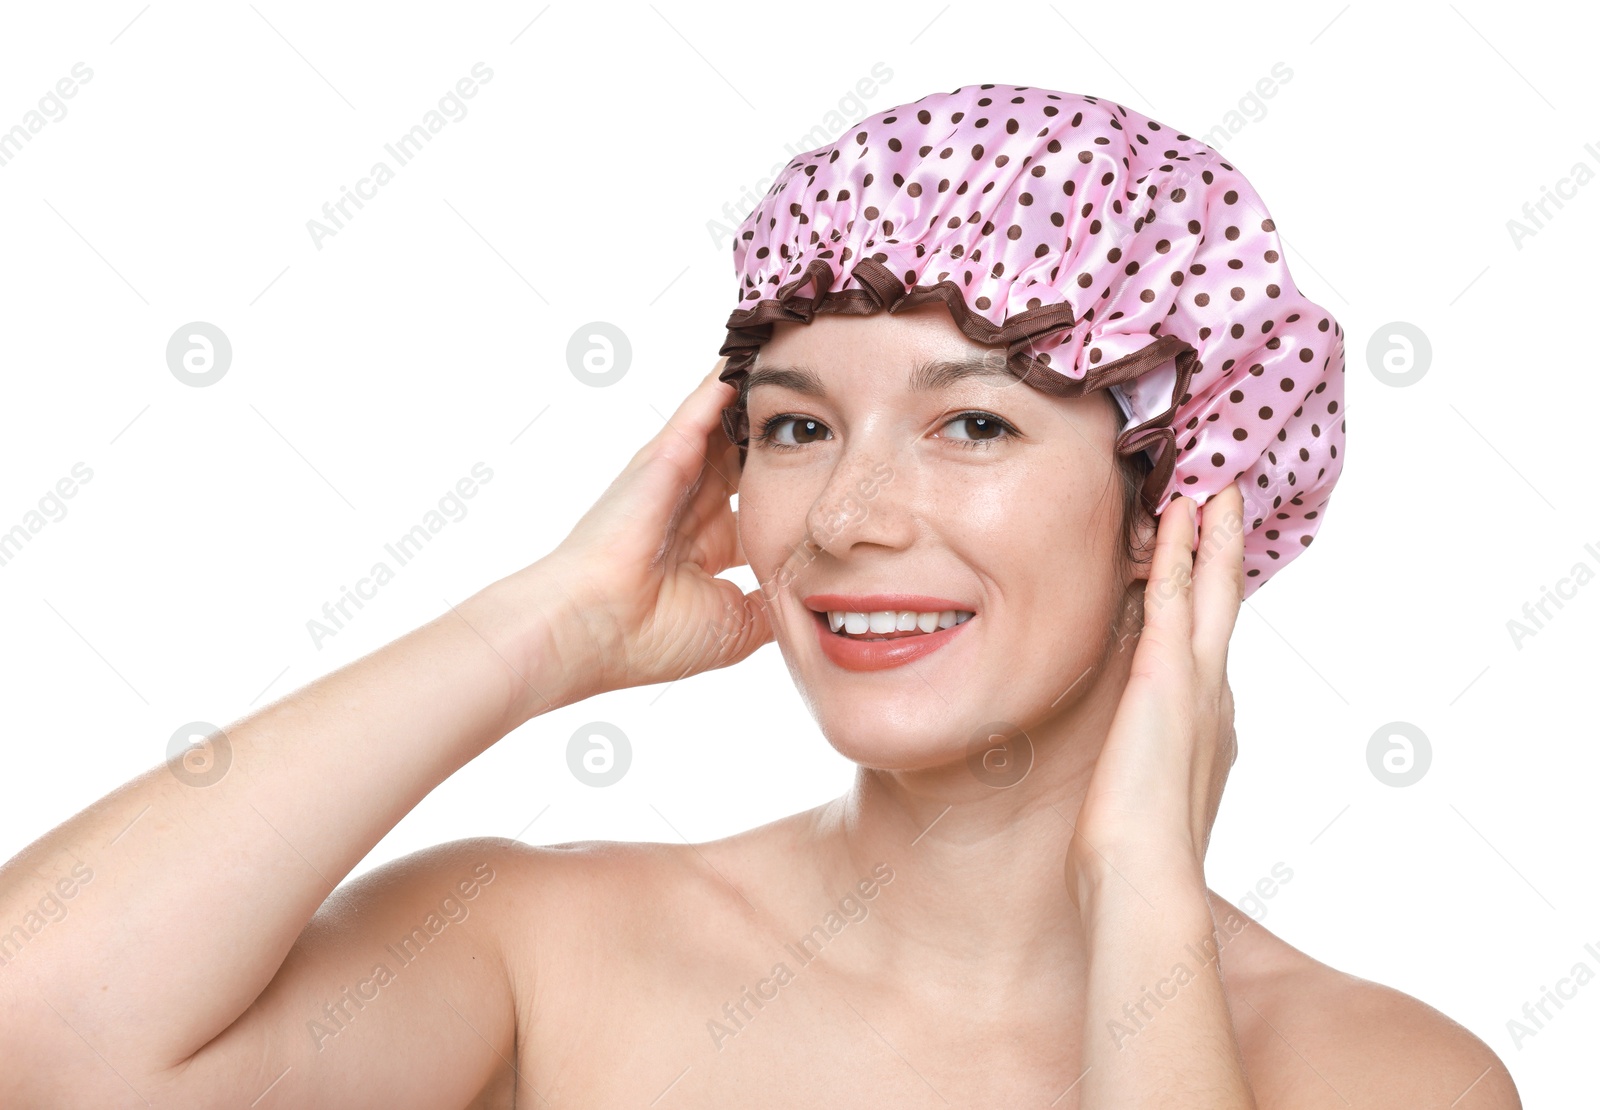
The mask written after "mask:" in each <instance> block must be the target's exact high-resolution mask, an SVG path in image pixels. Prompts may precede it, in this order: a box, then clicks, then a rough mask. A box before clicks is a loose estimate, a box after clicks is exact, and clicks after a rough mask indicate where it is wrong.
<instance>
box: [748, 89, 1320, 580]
mask: <svg viewBox="0 0 1600 1110" xmlns="http://www.w3.org/2000/svg"><path fill="white" fill-rule="evenodd" d="M734 265H735V269H736V271H737V274H738V278H739V294H740V307H739V308H738V309H736V310H735V311H734V312H733V313H732V314H731V315H730V316H729V318H728V334H727V339H726V341H725V342H724V344H723V346H722V349H721V352H720V353H722V354H724V355H727V356H729V357H728V361H727V364H726V366H725V367H724V370H723V373H722V377H723V379H724V380H728V381H735V382H737V381H738V380H739V379H740V378H742V377H743V376H744V375H745V374H747V373H748V372H749V371H750V369H751V368H752V366H753V365H754V363H755V358H756V353H757V352H758V351H759V350H761V348H762V347H763V345H764V344H767V343H768V342H769V341H770V340H771V339H772V338H773V332H774V328H776V327H778V326H780V325H783V324H802V325H803V324H810V323H811V322H812V321H814V320H816V319H820V318H821V317H822V316H824V315H830V314H841V315H846V316H858V315H870V314H874V313H881V312H887V313H888V314H890V315H891V316H892V315H894V314H896V313H899V312H902V311H904V310H907V309H911V308H919V307H922V306H926V305H939V306H942V307H943V309H944V310H946V311H947V313H948V316H949V319H950V322H951V323H952V324H953V325H954V328H955V329H956V331H957V332H958V333H959V334H960V335H961V336H963V337H965V338H966V339H967V340H969V341H971V343H972V344H974V345H976V346H978V347H983V348H992V349H994V353H995V354H996V356H997V358H998V359H999V361H1000V362H1001V363H1002V364H1003V365H1004V367H1005V369H1006V370H1007V371H1009V372H1010V374H1011V375H1012V376H1013V377H1014V378H1015V379H1016V380H1018V381H1020V382H1023V383H1025V384H1026V385H1027V386H1030V387H1032V388H1033V389H1035V390H1038V391H1041V392H1043V393H1045V394H1046V395H1048V396H1051V397H1056V398H1085V397H1091V396H1092V395H1093V394H1095V393H1103V392H1114V393H1115V394H1116V397H1117V400H1118V401H1119V402H1120V406H1121V408H1122V409H1124V410H1125V411H1126V412H1127V413H1128V423H1127V427H1125V428H1123V429H1122V430H1121V431H1120V432H1119V433H1118V434H1117V436H1116V439H1115V444H1114V449H1113V457H1123V456H1126V457H1128V461H1127V467H1128V469H1129V470H1136V469H1138V468H1140V467H1142V466H1143V463H1142V461H1141V460H1140V459H1139V458H1138V457H1137V456H1140V455H1143V454H1145V453H1146V452H1148V453H1149V454H1150V456H1151V458H1152V460H1153V465H1151V466H1150V467H1149V468H1148V470H1147V472H1146V473H1147V477H1146V479H1145V481H1144V484H1143V486H1142V488H1141V491H1140V492H1141V496H1142V500H1143V503H1144V505H1145V507H1146V508H1147V509H1148V510H1149V511H1150V512H1151V513H1152V514H1155V513H1159V512H1160V511H1161V510H1162V509H1163V508H1164V507H1165V506H1166V505H1167V504H1169V503H1170V501H1171V499H1172V498H1174V497H1176V496H1177V495H1178V494H1179V493H1183V494H1186V495H1188V496H1189V497H1191V498H1193V499H1195V500H1197V501H1200V502H1202V503H1203V502H1204V501H1206V500H1207V499H1208V498H1209V497H1210V496H1211V495H1212V494H1213V493H1216V492H1218V491H1219V490H1221V489H1223V488H1225V487H1226V486H1227V485H1229V484H1236V485H1238V486H1239V487H1240V488H1241V489H1242V490H1243V492H1244V494H1245V513H1246V517H1245V519H1246V535H1245V575H1246V580H1245V593H1246V596H1248V595H1249V594H1250V593H1252V592H1253V591H1254V590H1255V589H1256V588H1258V587H1259V586H1260V585H1261V584H1262V583H1263V582H1265V581H1266V579H1267V578H1268V577H1270V576H1271V575H1272V574H1274V573H1275V572H1276V571H1277V570H1278V569H1280V568H1281V567H1282V566H1284V565H1285V564H1287V563H1288V562H1290V561H1292V560H1293V559H1295V558H1297V557H1298V556H1299V554H1300V553H1301V552H1302V551H1303V550H1304V548H1305V547H1307V546H1308V545H1309V544H1310V542H1311V540H1312V538H1313V536H1314V535H1315V533H1316V531H1317V530H1318V528H1319V527H1320V525H1321V523H1322V515H1323V509H1324V507H1325V505H1326V502H1327V500H1328V496H1329V494H1330V492H1331V489H1332V486H1333V484H1334V482H1335V480H1336V479H1337V477H1338V474H1339V472H1340V469H1341V467H1342V465H1343V459H1342V446H1343V437H1344V413H1343V410H1342V401H1343V395H1342V385H1343V372H1344V346H1343V333H1342V331H1341V330H1340V328H1339V326H1338V324H1337V322H1336V321H1334V320H1333V319H1332V317H1331V316H1330V315H1328V314H1327V313H1326V312H1324V311H1323V310H1322V309H1321V308H1320V307H1319V306H1317V305H1316V304H1314V303H1312V302H1311V301H1309V300H1308V299H1306V298H1305V297H1304V296H1303V295H1302V294H1301V293H1300V292H1299V290H1298V289H1297V288H1296V287H1295V285H1294V283H1293V281H1292V280H1291V279H1290V276H1289V272H1288V269H1287V266H1286V264H1285V262H1284V260H1283V255H1282V250H1281V243H1280V241H1279V239H1278V235H1277V230H1276V225H1275V224H1274V222H1273V220H1272V219H1271V217H1270V216H1269V215H1268V214H1267V212H1266V209H1265V206H1264V204H1263V203H1262V202H1261V198H1260V197H1259V196H1258V195H1257V194H1256V193H1255V191H1254V190H1253V189H1252V188H1251V186H1250V184H1249V182H1247V181H1246V180H1245V179H1244V177H1243V175H1241V174H1240V173H1239V172H1238V170H1236V169H1235V168H1234V167H1233V166H1232V165H1230V164H1229V163H1228V162H1226V161H1225V160H1224V159H1223V158H1222V156H1221V155H1219V154H1218V153H1217V152H1216V151H1215V150H1213V149H1212V148H1211V147H1209V146H1207V145H1206V144H1204V143H1203V142H1200V141H1199V140H1197V139H1194V138H1191V137H1190V136H1188V135H1185V134H1183V133H1181V132H1178V131H1176V130H1174V129H1172V128H1170V127H1167V126H1165V125H1163V124H1160V123H1158V122H1156V121H1155V120H1152V119H1149V118H1148V117H1145V116H1142V115H1140V114H1139V113H1136V112H1132V111H1130V110H1129V109H1127V108H1124V107H1123V106H1122V105H1120V104H1116V103H1114V102H1110V101H1105V100H1102V99H1100V98H1097V97H1092V96H1082V95H1077V94H1072V93H1060V92H1052V91H1050V90H1046V89H1033V88H1027V87H1021V86H997V85H967V86H963V87H961V88H958V89H955V90H953V91H951V92H949V93H937V94H930V95H928V96H925V97H922V98H921V99H919V100H917V101H915V102H913V103H911V104H906V105H902V106H899V107H896V108H891V109H888V110H887V111H885V112H881V113H878V114H877V115H874V116H871V117H869V118H867V119H865V120H863V121H862V122H861V123H859V124H857V125H855V126H853V127H851V128H850V129H849V130H848V131H847V132H846V133H845V134H844V135H841V136H840V138H839V139H838V140H837V141H835V142H833V143H831V144H829V145H827V146H824V147H821V148H819V149H818V150H815V151H809V152H806V153H804V154H801V155H799V156H797V157H796V158H795V159H794V160H793V161H791V162H790V163H789V165H788V166H787V167H786V168H785V169H784V171H783V173H781V174H780V175H779V177H778V179H777V181H775V182H774V184H773V186H772V188H771V189H770V190H769V192H768V194H767V196H766V197H765V198H764V199H763V201H762V203H761V204H760V205H758V207H757V208H756V210H755V211H754V212H752V213H751V214H750V215H749V216H748V217H747V218H746V219H745V221H744V222H743V224H742V225H741V227H740V231H739V234H738V236H737V237H736V238H735V240H734ZM724 428H725V430H726V431H727V433H728V435H729V438H730V439H732V440H733V441H734V442H736V443H743V440H744V436H745V435H746V434H747V432H748V429H747V427H746V426H745V423H744V417H743V414H742V412H741V410H740V409H739V408H738V407H737V406H730V407H729V409H728V411H727V412H726V413H725V417H724Z"/></svg>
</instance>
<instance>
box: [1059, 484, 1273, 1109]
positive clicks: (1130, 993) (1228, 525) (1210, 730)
mask: <svg viewBox="0 0 1600 1110" xmlns="http://www.w3.org/2000/svg"><path fill="white" fill-rule="evenodd" d="M1242 502H1243V496H1242V494H1241V493H1240V491H1239V488H1238V487H1237V486H1236V485H1233V486H1229V487H1228V488H1227V489H1225V490H1223V491H1222V492H1221V493H1219V494H1217V495H1216V496H1215V497H1214V498H1213V499H1212V500H1211V502H1210V503H1208V504H1207V505H1206V509H1205V514H1204V523H1203V526H1202V527H1201V529H1200V535H1199V537H1198V539H1199V548H1200V552H1199V557H1198V559H1197V558H1196V557H1195V556H1194V554H1193V551H1194V547H1195V540H1196V534H1195V530H1196V523H1197V514H1196V506H1195V503H1194V502H1193V501H1192V500H1190V499H1189V498H1182V499H1180V500H1179V501H1174V502H1173V503H1171V504H1170V505H1168V506H1167V508H1166V510H1165V511H1164V512H1163V513H1162V516H1161V519H1160V522H1159V527H1158V531H1157V535H1156V551H1155V558H1154V560H1153V564H1152V566H1151V569H1150V577H1149V581H1148V582H1147V584H1146V587H1145V604H1144V609H1145V624H1144V627H1143V629H1142V630H1141V632H1140V636H1139V644H1138V646H1137V648H1136V650H1135V653H1134V658H1133V666H1132V668H1131V671H1130V675H1129V678H1128V684H1127V687H1126V688H1125V690H1124V692H1123V697H1122V701H1121V702H1120V703H1119V704H1118V707H1117V712H1116V715H1115V717H1114V718H1113V720H1112V724H1111V729H1110V732H1109V733H1108V734H1107V737H1106V742H1105V746H1104V747H1103V748H1102V750H1101V753H1100V756H1099V758H1098V760H1097V761H1096V763H1095V769H1094V773H1093V775H1092V776H1091V778H1090V783H1089V789H1088V792H1087V794H1086V795H1085V797H1084V802H1083V805H1082V807H1081V808H1080V809H1079V811H1078V824H1077V827H1076V829H1075V831H1074V836H1073V841H1072V844H1071V846H1070V848H1069V851H1068V861H1067V880H1068V885H1069V890H1070V891H1071V893H1072V894H1073V896H1074V898H1075V900H1076V902H1077V905H1078V909H1079V914H1080V917H1081V919H1082V923H1083V929H1084V936H1085V940H1086V942H1087V944H1088V948H1089V982H1088V993H1087V998H1086V1007H1087V1008H1086V1012H1085V1015H1084V1031H1083V1045H1084V1051H1083V1064H1084V1067H1085V1069H1086V1070H1085V1072H1084V1073H1083V1091H1082V1103H1081V1105H1082V1106H1083V1107H1084V1110H1109V1108H1110V1107H1117V1108H1118V1110H1145V1108H1149V1110H1155V1108H1157V1107H1167V1106H1175V1105H1182V1106H1185V1107H1193V1108H1195V1110H1254V1108H1255V1106H1256V1101H1255V1096H1254V1095H1253V1094H1252V1092H1251V1089H1250V1084H1249V1082H1248V1080H1247V1079H1246V1077H1245V1072H1244V1058H1243V1055H1242V1053H1241V1052H1240V1050H1239V1044H1238V1039H1237V1037H1236V1036H1235V1033H1234V1029H1233V1019H1232V1016H1231V1014H1230V1013H1229V1010H1228V1003H1227V997H1226V995H1225V994H1224V992H1223V985H1222V975H1221V969H1220V961H1219V959H1218V954H1219V947H1220V945H1222V944H1225V943H1226V941H1227V939H1228V934H1227V933H1226V932H1221V933H1220V934H1219V933H1217V932H1216V931H1215V925H1214V923H1213V919H1212V915H1211V907H1210V903H1209V901H1208V898H1207V893H1206V886H1205V875H1204V867H1203V862H1204V859H1205V849H1206V843H1207V841H1208V840H1209V838H1210V834H1211V827H1212V824H1213V822H1214V821H1215V820H1216V815H1217V807H1218V805H1219V803H1220V802H1221V798H1222V787H1223V783H1224V781H1225V780H1226V778H1227V774H1228V770H1229V768H1230V767H1231V766H1232V763H1233V757H1234V753H1235V751H1236V747H1235V741H1234V736H1233V699H1232V695H1231V693H1230V692H1229V690H1228V685H1227V677H1226V663H1227V645H1228V639H1229V637H1230V635H1231V634H1232V631H1233V624H1234V619H1235V617H1236V616H1237V614H1238V611H1239V604H1240V600H1241V599H1242V597H1243V591H1244V568H1243V550H1244V539H1243V537H1244V528H1243V526H1242V525H1243V515H1242V514H1243V504H1242Z"/></svg>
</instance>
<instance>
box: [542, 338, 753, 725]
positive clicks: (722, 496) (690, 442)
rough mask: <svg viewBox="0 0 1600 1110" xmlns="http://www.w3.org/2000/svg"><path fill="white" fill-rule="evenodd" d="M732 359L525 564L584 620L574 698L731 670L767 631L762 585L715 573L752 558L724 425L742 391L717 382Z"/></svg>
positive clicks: (716, 368) (734, 456)
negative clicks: (556, 541)
mask: <svg viewBox="0 0 1600 1110" xmlns="http://www.w3.org/2000/svg"><path fill="white" fill-rule="evenodd" d="M726 362H727V360H726V359H719V360H718V362H717V364H716V365H715V366H714V367H712V369H711V372H710V373H709V374H707V375H706V376H705V378H704V379H702V380H701V382H700V384H699V385H698V386H697V387H695V389H694V391H693V392H692V393H690V394H689V396H688V397H687V398H686V399H685V400H684V402H683V403H682V404H681V405H679V406H678V409H677V411H676V412H675V413H673V415H672V417H671V419H669V420H668V421H667V423H666V425H665V426H664V427H663V428H662V429H661V431H660V432H658V433H657V434H656V435H655V437H654V438H653V439H651V440H650V441H649V442H648V443H646V444H645V445H644V446H643V447H641V448H640V449H639V450H638V452H637V453H635V454H634V456H633V458H632V460H630V461H629V463H628V465H627V466H626V467H625V468H623V471H622V473H621V474H619V475H618V476H617V478H616V480H615V481H613V482H612V483H611V485H610V486H609V487H608V488H607V489H606V491H605V493H603V494H602V495H601V496H600V498H599V500H597V501H596V502H595V504H594V506H593V507H592V508H591V509H590V510H589V511H588V512H587V513H585V514H584V515H583V517H582V518H581V519H580V520H579V521H578V523H577V525H576V526H575V527H574V528H573V529H572V532H571V533H570V534H569V535H568V536H567V538H566V539H565V540H563V541H562V542H561V544H560V545H559V546H557V547H556V549H555V550H554V551H552V552H551V553H550V554H549V555H546V556H545V557H544V558H543V559H540V560H539V561H538V562H537V563H535V564H534V565H533V566H532V567H530V568H529V570H530V571H534V572H537V573H538V574H539V575H540V577H541V578H542V579H543V580H544V581H545V582H546V583H553V584H554V585H555V586H556V588H558V589H559V590H560V592H561V593H562V594H563V595H564V597H565V598H566V600H567V601H569V602H570V603H571V604H570V608H569V618H570V619H573V620H577V621H581V623H582V627H583V633H584V635H583V639H584V641H585V643H584V651H583V653H584V654H585V655H586V656H587V657H588V658H586V659H585V660H584V661H583V662H584V667H583V669H584V671H585V672H586V674H585V676H584V680H583V681H581V682H580V683H579V684H578V687H579V688H578V689H577V690H575V691H574V696H575V699H581V698H583V697H588V696H592V695H594V694H598V693H604V692H606V691H609V690H622V689H626V688H628V687H631V686H649V685H653V684H655V683H658V682H670V681H672V680H674V679H680V678H686V677H688V676H689V675H692V674H697V673H699V672H700V671H707V670H713V669H715V668H718V667H726V666H728V665H729V664H732V663H737V662H739V661H740V660H742V659H744V658H746V657H747V656H749V655H750V654H751V653H752V652H754V651H755V650H756V649H757V648H759V647H761V646H762V645H763V644H765V643H767V642H769V641H770V640H771V639H772V627H771V625H770V623H769V622H768V619H767V613H766V603H765V599H764V598H763V597H762V595H761V591H760V590H759V589H756V590H752V591H751V592H750V593H748V594H746V593H744V592H743V591H742V590H741V589H740V588H739V586H738V584H737V583H734V582H731V581H729V580H727V579H723V578H718V577H717V575H719V574H720V573H722V572H723V571H725V570H727V569H728V568H729V567H733V566H743V565H745V562H744V553H743V551H742V550H741V548H740V544H739V536H738V524H737V521H736V514H735V512H734V510H733V506H732V504H731V502H730V497H731V496H732V494H733V493H735V492H736V491H737V489H738V482H739V458H738V449H737V448H736V447H735V446H734V445H733V444H730V443H729V442H728V440H727V437H726V436H725V435H724V434H723V431H722V422H721V414H722V409H723V407H724V406H726V405H728V404H730V403H731V402H732V401H733V399H734V395H735V394H734V387H733V386H732V385H731V384H729V383H727V382H722V381H719V380H718V378H717V375H718V374H719V373H721V371H722V368H723V366H724V365H725V363H726Z"/></svg>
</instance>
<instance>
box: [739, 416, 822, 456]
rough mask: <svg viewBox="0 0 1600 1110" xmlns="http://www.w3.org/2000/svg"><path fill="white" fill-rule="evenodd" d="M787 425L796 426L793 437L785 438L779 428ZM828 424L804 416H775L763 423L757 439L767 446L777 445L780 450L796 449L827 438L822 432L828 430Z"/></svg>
mask: <svg viewBox="0 0 1600 1110" xmlns="http://www.w3.org/2000/svg"><path fill="white" fill-rule="evenodd" d="M787 425H793V426H794V432H793V438H792V439H790V438H785V437H784V436H782V435H781V434H780V432H779V431H778V429H780V428H783V427H785V426H787ZM827 430H828V429H827V426H826V425H824V424H822V423H820V422H819V421H816V420H811V419H809V418H807V417H804V416H774V417H773V418H772V419H770V420H768V421H767V422H766V423H765V424H763V425H761V432H760V433H759V434H758V435H757V436H756V440H757V441H758V442H759V443H761V444H762V445H764V446H766V447H776V448H778V449H779V450H791V451H792V450H794V449H795V448H797V447H804V446H805V445H806V444H808V443H817V442H820V441H821V440H822V439H824V438H826V437H825V436H824V435H822V434H821V433H824V432H826V431H827Z"/></svg>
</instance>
